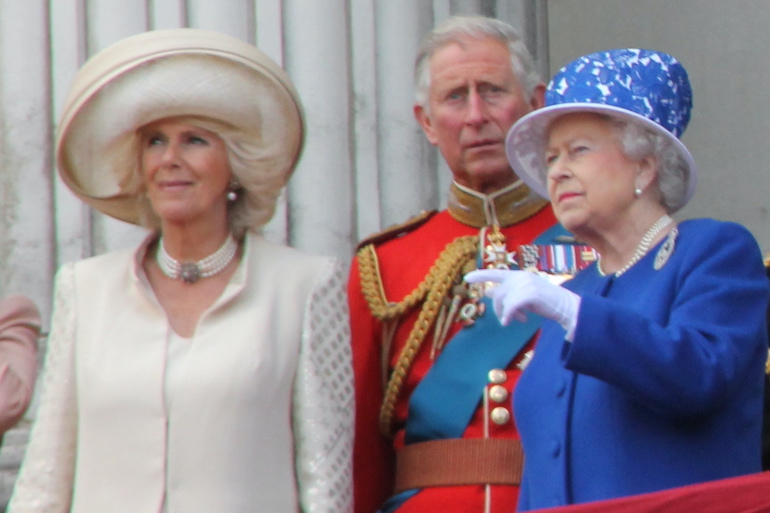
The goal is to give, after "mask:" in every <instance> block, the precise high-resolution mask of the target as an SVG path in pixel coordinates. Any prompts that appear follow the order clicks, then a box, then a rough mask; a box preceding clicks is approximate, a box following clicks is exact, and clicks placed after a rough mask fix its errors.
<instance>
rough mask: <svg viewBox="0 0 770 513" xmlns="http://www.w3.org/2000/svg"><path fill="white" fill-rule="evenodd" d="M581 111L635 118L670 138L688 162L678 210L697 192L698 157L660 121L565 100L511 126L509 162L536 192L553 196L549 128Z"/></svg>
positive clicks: (509, 132) (617, 109)
mask: <svg viewBox="0 0 770 513" xmlns="http://www.w3.org/2000/svg"><path fill="white" fill-rule="evenodd" d="M581 112H587V113H596V114H603V115H608V116H611V117H613V118H617V119H621V120H625V121H631V122H633V123H636V124H639V125H642V126H644V127H646V128H649V129H650V130H652V131H654V132H656V133H659V134H662V135H663V136H665V137H666V138H668V139H669V140H670V141H671V143H672V144H673V145H674V148H675V149H676V150H677V152H678V153H679V154H680V156H681V157H682V160H683V161H684V162H685V164H686V177H685V190H684V194H683V197H682V198H680V201H679V202H678V207H677V208H676V209H675V210H674V211H676V210H679V209H680V208H682V207H683V206H684V205H686V204H687V203H688V202H689V201H690V199H691V198H692V196H693V194H694V193H695V186H696V183H697V176H698V173H697V168H696V166H695V160H694V159H693V157H692V155H691V154H690V151H689V150H688V149H687V147H686V146H685V145H684V144H683V143H682V141H680V140H679V139H678V138H677V137H675V136H674V135H673V134H672V133H671V132H669V131H668V130H666V129H665V128H663V127H662V126H660V125H659V124H657V123H655V122H654V121H652V120H650V119H648V118H646V117H644V116H642V115H640V114H636V113H634V112H631V111H629V110H627V109H623V108H620V107H615V106H612V105H604V104H598V103H597V104H594V103H561V104H558V105H551V106H548V107H543V108H541V109H538V110H535V111H533V112H530V113H529V114H527V115H525V116H523V117H522V118H521V119H519V120H518V121H517V122H516V123H514V125H513V126H512V127H511V128H510V130H509V131H508V134H507V135H506V138H505V151H506V154H507V156H508V161H509V162H510V164H511V167H513V169H514V171H515V172H516V174H517V175H518V176H519V178H521V179H522V180H523V181H524V182H525V183H526V184H527V185H529V187H530V188H531V189H532V190H533V191H535V192H536V193H537V194H539V195H541V196H542V197H544V198H548V197H549V196H548V187H547V185H546V176H545V175H546V163H545V160H544V155H543V150H544V148H545V137H546V131H547V130H548V127H549V126H550V125H551V123H552V122H553V121H554V120H555V119H556V118H559V117H561V116H564V115H566V114H572V113H581Z"/></svg>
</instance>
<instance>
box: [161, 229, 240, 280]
mask: <svg viewBox="0 0 770 513" xmlns="http://www.w3.org/2000/svg"><path fill="white" fill-rule="evenodd" d="M237 251H238V243H237V242H235V239H234V238H233V236H232V234H229V233H228V234H227V239H225V242H224V244H222V246H221V247H220V248H219V249H218V250H216V251H215V252H214V253H212V254H211V255H209V256H207V257H206V258H204V259H202V260H198V261H197V262H179V260H177V259H175V258H174V257H172V256H171V255H169V254H168V251H166V246H165V245H164V244H163V237H161V239H160V244H159V245H158V251H157V253H155V261H156V262H158V267H160V270H161V271H163V274H165V275H166V276H168V277H169V278H172V279H175V280H177V279H179V280H182V281H184V282H185V283H195V282H196V281H198V280H199V279H200V278H208V277H209V276H214V275H215V274H217V273H219V272H221V271H222V269H224V268H225V267H227V265H228V264H229V263H230V262H231V261H232V260H233V257H235V253H236V252H237Z"/></svg>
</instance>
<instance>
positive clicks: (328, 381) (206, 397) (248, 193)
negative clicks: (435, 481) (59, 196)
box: [10, 29, 352, 513]
mask: <svg viewBox="0 0 770 513" xmlns="http://www.w3.org/2000/svg"><path fill="white" fill-rule="evenodd" d="M303 128H304V127H303V112H302V108H301V105H300V102H299V99H298V97H297V94H296V91H295V90H294V88H293V86H292V84H291V82H290V81H289V79H288V77H287V76H286V74H285V73H284V72H283V70H281V69H280V68H279V67H278V66H277V65H276V64H275V63H274V62H273V61H271V60H270V59H269V58H268V57H267V56H265V55H264V54H263V53H262V52H260V51H259V50H258V49H257V48H255V47H253V46H252V45H249V44H246V43H244V42H242V41H239V40H237V39H234V38H231V37H228V36H224V35H222V34H218V33H214V32H207V31H201V30H194V29H177V30H164V31H153V32H147V33H143V34H140V35H138V36H134V37H131V38H128V39H126V40H123V41H121V42H119V43H117V44H115V45H113V46H111V47H109V48H107V49H106V50H104V51H102V52H101V53H99V54H97V55H96V56H94V57H93V58H92V59H90V60H89V61H88V62H87V63H86V64H85V65H84V66H83V68H82V69H81V70H80V71H79V73H78V75H77V76H76V78H75V81H74V84H73V86H72V89H71V92H70V95H69V97H68V99H67V102H66V106H65V109H64V113H63V116H62V119H61V122H60V125H59V129H58V138H57V163H58V168H59V171H60V173H61V177H62V179H63V180H64V182H65V183H66V184H67V185H68V186H69V187H70V188H71V189H72V191H73V192H74V193H75V194H76V195H78V196H79V197H80V198H82V199H83V201H85V202H86V203H87V204H89V205H91V206H92V207H94V208H96V209H97V210H99V211H101V212H103V213H105V214H107V215H110V216H112V217H115V218H117V219H121V220H124V221H128V222H131V223H136V224H141V225H143V226H146V227H147V228H149V230H150V234H149V236H148V237H147V239H146V240H145V241H144V243H143V244H141V245H140V247H139V248H137V249H135V250H131V251H118V252H114V253H109V254H105V255H101V256H97V257H94V258H89V259H86V260H83V261H80V262H75V263H69V264H65V265H64V266H62V268H61V269H60V270H59V272H58V274H57V279H56V286H55V299H54V314H53V321H52V328H51V335H50V339H49V349H48V354H47V358H46V364H45V365H46V367H45V370H46V373H45V376H46V377H45V383H44V390H43V395H42V399H41V404H40V407H39V410H38V414H37V419H36V422H35V425H34V427H33V431H32V434H31V439H30V443H29V447H28V450H27V454H26V456H25V460H24V463H23V466H22V470H21V472H20V476H19V479H18V481H17V485H16V488H15V490H14V494H13V497H12V500H11V504H10V511H13V512H16V513H20V512H39V513H55V512H71V513H104V512H110V513H120V512H127V513H128V512H130V513H142V512H147V513H158V512H169V513H171V512H184V513H195V512H206V513H210V512H212V511H222V512H228V513H236V512H244V513H245V512H254V511H264V512H290V511H303V512H306V513H310V512H328V513H337V512H344V511H348V510H349V509H350V507H351V505H350V483H349V479H350V477H349V476H350V463H349V456H350V450H351V433H352V425H351V424H352V420H351V411H352V408H351V406H352V405H351V402H352V372H351V369H350V361H349V360H350V354H349V341H348V331H347V330H348V327H347V314H346V310H345V296H344V276H343V274H342V272H341V269H340V268H339V266H338V265H337V263H336V262H335V261H334V260H333V259H331V258H326V257H319V256H310V255H306V254H303V253H300V252H299V251H296V250H294V249H290V248H287V247H283V246H278V245H274V244H271V243H269V242H268V241H266V240H265V239H264V238H262V237H261V236H260V235H259V232H260V229H261V228H262V226H263V225H264V224H265V223H266V222H267V221H268V220H269V219H270V218H271V216H272V215H273V211H274V209H275V204H276V199H277V197H278V195H279V193H280V191H281V188H282V187H283V186H284V185H285V184H286V181H287V180H288V178H289V176H290V174H291V172H292V170H293V169H294V165H295V163H296V161H297V159H298V157H299V154H300V151H301V147H302V141H303Z"/></svg>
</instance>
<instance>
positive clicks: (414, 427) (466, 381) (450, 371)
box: [405, 224, 570, 444]
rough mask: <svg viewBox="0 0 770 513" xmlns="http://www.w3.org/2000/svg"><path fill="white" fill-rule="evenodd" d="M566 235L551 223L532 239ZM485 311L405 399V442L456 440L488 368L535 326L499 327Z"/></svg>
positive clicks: (502, 364) (533, 318) (501, 363)
mask: <svg viewBox="0 0 770 513" xmlns="http://www.w3.org/2000/svg"><path fill="white" fill-rule="evenodd" d="M569 236H570V234H569V232H567V231H566V230H565V229H564V228H563V227H562V226H561V225H559V224H557V225H555V226H553V227H551V228H549V229H548V230H546V231H545V232H543V233H542V234H541V235H540V236H539V237H538V238H537V239H536V240H535V241H534V242H535V244H548V243H553V242H554V241H558V242H559V243H564V242H565V241H566V240H565V239H567V238H569ZM483 301H484V302H485V303H486V312H485V314H484V315H482V316H480V317H478V318H477V319H476V322H475V323H474V324H473V325H471V326H467V327H465V328H463V329H461V330H460V331H459V332H458V333H457V334H456V335H455V336H454V337H452V339H451V340H450V341H449V342H448V343H447V344H446V346H445V347H444V349H443V350H442V352H441V354H440V355H439V357H438V358H437V359H436V361H435V363H434V364H433V366H432V367H431V369H430V371H429V372H428V374H427V375H426V376H425V377H424V378H423V380H422V381H421V382H420V384H419V385H418V386H417V388H415V390H414V392H413V393H412V397H411V398H410V400H409V415H408V417H407V423H406V438H405V442H406V443H407V444H410V443H416V442H422V441H426V440H436V439H444V438H461V437H462V435H463V433H464V432H465V429H466V428H467V426H468V423H469V422H470V420H471V417H472V416H473V413H474V412H475V411H476V408H478V405H479V401H481V397H482V392H483V390H484V388H485V387H486V386H487V384H488V383H489V379H488V373H489V371H490V370H491V369H505V368H507V367H508V365H509V364H510V362H511V361H512V360H513V359H514V358H515V357H516V356H517V355H518V354H519V352H520V351H521V349H522V348H523V347H524V346H525V345H526V344H527V342H528V341H529V340H530V339H531V338H532V337H533V336H534V335H535V333H536V332H537V330H538V329H539V328H540V323H541V321H542V318H541V317H538V316H537V315H534V314H528V315H527V322H526V323H521V322H512V323H511V324H509V325H508V326H503V325H501V324H500V321H499V320H498V319H497V316H496V315H495V313H494V308H493V307H492V304H491V301H490V300H489V299H488V298H484V299H483Z"/></svg>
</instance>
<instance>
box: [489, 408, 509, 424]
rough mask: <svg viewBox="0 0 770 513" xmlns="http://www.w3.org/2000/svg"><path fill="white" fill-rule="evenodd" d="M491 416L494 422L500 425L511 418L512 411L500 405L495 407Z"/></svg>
mask: <svg viewBox="0 0 770 513" xmlns="http://www.w3.org/2000/svg"><path fill="white" fill-rule="evenodd" d="M489 416H490V418H491V419H492V422H494V423H495V424H497V425H498V426H502V425H504V424H507V423H508V422H510V420H511V412H510V411H508V409H507V408H505V407H504V406H498V407H497V408H494V409H493V410H492V413H490V415H489Z"/></svg>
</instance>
